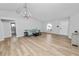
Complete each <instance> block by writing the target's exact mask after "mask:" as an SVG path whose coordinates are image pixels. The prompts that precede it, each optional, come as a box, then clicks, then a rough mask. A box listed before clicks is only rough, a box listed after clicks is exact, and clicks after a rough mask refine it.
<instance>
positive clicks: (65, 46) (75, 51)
mask: <svg viewBox="0 0 79 59" xmlns="http://www.w3.org/2000/svg"><path fill="white" fill-rule="evenodd" d="M0 55H1V56H65V55H66V56H73V55H74V56H77V55H79V48H78V47H74V46H71V40H70V39H68V38H67V37H65V36H61V35H55V34H45V33H43V34H42V35H41V36H37V37H34V36H32V37H21V38H15V37H13V38H11V39H5V41H1V42H0Z"/></svg>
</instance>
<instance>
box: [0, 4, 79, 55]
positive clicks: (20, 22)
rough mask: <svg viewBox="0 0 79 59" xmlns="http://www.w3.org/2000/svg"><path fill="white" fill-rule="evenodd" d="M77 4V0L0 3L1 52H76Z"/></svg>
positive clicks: (78, 25)
mask: <svg viewBox="0 0 79 59" xmlns="http://www.w3.org/2000/svg"><path fill="white" fill-rule="evenodd" d="M76 6H79V3H0V44H1V45H0V47H1V48H0V52H1V54H0V55H1V56H6V55H9V56H46V55H47V56H60V55H61V56H63V55H65V56H72V55H76V56H77V55H79V50H78V48H79V47H78V46H79V40H78V38H79V37H78V34H79V33H78V32H79V7H76ZM72 36H73V37H72ZM74 38H75V39H74ZM76 39H77V40H76ZM63 42H64V43H63ZM50 49H51V50H52V51H50ZM61 50H62V52H61ZM6 51H7V52H6ZM16 52H17V53H16Z"/></svg>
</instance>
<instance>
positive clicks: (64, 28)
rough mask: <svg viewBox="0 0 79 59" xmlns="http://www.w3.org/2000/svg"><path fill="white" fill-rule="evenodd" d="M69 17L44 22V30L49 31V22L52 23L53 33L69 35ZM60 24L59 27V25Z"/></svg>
mask: <svg viewBox="0 0 79 59" xmlns="http://www.w3.org/2000/svg"><path fill="white" fill-rule="evenodd" d="M68 22H69V21H68V19H62V20H55V21H49V22H44V23H43V24H44V25H43V31H44V32H48V31H47V29H46V25H47V24H48V23H50V24H52V31H51V33H55V34H61V35H68V25H69V24H68ZM58 25H59V27H57V26H58Z"/></svg>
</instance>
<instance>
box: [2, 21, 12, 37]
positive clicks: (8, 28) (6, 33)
mask: <svg viewBox="0 0 79 59" xmlns="http://www.w3.org/2000/svg"><path fill="white" fill-rule="evenodd" d="M2 24H3V35H4V37H5V38H7V37H11V26H10V22H9V21H2Z"/></svg>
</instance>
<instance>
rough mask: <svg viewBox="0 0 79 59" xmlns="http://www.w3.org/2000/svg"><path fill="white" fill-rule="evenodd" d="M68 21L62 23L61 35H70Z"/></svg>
mask: <svg viewBox="0 0 79 59" xmlns="http://www.w3.org/2000/svg"><path fill="white" fill-rule="evenodd" d="M68 23H69V22H68V21H67V20H66V21H60V34H61V35H68Z"/></svg>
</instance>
